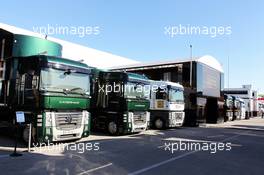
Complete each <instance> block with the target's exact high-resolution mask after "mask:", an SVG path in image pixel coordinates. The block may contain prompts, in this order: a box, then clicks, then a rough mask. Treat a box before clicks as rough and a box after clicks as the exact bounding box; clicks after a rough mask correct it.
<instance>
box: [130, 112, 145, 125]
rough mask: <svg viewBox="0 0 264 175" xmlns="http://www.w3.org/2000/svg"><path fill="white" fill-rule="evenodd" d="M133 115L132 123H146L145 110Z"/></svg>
mask: <svg viewBox="0 0 264 175" xmlns="http://www.w3.org/2000/svg"><path fill="white" fill-rule="evenodd" d="M133 117H134V124H135V125H140V124H145V123H146V120H147V115H146V113H145V112H135V113H134V115H133Z"/></svg>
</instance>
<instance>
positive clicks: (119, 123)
mask: <svg viewBox="0 0 264 175" xmlns="http://www.w3.org/2000/svg"><path fill="white" fill-rule="evenodd" d="M147 85H149V80H148V79H147V78H146V77H145V76H142V75H139V74H134V73H125V72H110V71H108V72H107V71H99V72H97V74H96V75H95V76H94V87H93V89H94V91H93V97H92V101H93V102H92V126H93V128H94V129H104V130H107V131H108V132H109V133H110V134H111V135H121V134H127V133H135V132H141V131H144V130H146V129H147V128H148V127H149V117H150V116H149V112H148V110H149V107H150V102H149V95H150V89H149V88H147ZM139 88H141V89H139Z"/></svg>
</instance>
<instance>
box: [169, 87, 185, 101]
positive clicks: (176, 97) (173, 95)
mask: <svg viewBox="0 0 264 175" xmlns="http://www.w3.org/2000/svg"><path fill="white" fill-rule="evenodd" d="M169 100H170V101H171V102H184V97H183V90H181V89H173V88H171V89H170V90H169Z"/></svg>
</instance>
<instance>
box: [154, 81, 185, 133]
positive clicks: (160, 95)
mask: <svg viewBox="0 0 264 175" xmlns="http://www.w3.org/2000/svg"><path fill="white" fill-rule="evenodd" d="M183 92H184V88H183V86H182V85H180V84H178V83H173V82H168V81H151V97H150V127H151V128H155V129H166V128H171V127H177V126H182V125H183V122H184V117H185V113H184V93H183Z"/></svg>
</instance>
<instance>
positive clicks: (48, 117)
mask: <svg viewBox="0 0 264 175" xmlns="http://www.w3.org/2000/svg"><path fill="white" fill-rule="evenodd" d="M45 118H46V120H45V124H46V127H47V126H48V127H51V126H52V113H51V112H46V113H45Z"/></svg>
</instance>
